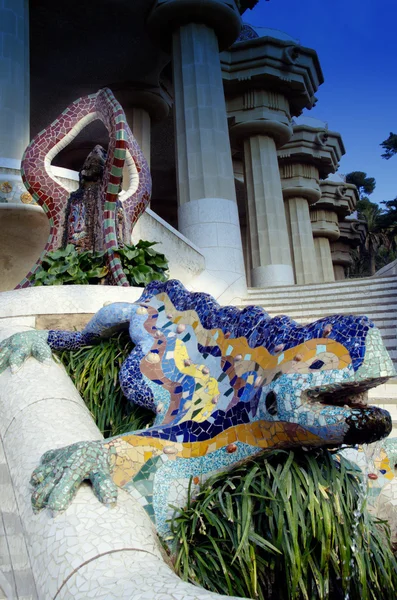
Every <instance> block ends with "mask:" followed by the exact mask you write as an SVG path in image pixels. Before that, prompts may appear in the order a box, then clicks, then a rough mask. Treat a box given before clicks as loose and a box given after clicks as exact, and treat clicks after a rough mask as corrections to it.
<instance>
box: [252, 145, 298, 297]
mask: <svg viewBox="0 0 397 600" xmlns="http://www.w3.org/2000/svg"><path fill="white" fill-rule="evenodd" d="M244 165H245V182H246V192H247V209H248V227H249V235H250V239H251V259H252V270H251V284H252V286H253V287H267V286H269V285H288V284H293V283H294V274H293V269H292V264H291V252H290V247H289V240H288V232H287V222H286V218H285V211H284V207H283V194H282V189H281V182H280V173H279V169H278V162H277V150H276V143H275V141H274V139H273V138H272V137H270V136H267V135H254V136H250V137H248V138H247V139H245V140H244Z"/></svg>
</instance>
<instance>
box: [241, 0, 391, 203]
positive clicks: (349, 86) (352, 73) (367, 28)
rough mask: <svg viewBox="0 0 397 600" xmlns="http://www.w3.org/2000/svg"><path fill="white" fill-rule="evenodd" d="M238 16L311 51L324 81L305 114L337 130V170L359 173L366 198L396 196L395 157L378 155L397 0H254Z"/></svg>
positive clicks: (384, 129)
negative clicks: (365, 179) (340, 144)
mask: <svg viewBox="0 0 397 600" xmlns="http://www.w3.org/2000/svg"><path fill="white" fill-rule="evenodd" d="M243 19H244V21H245V22H247V23H250V24H252V25H256V26H258V27H272V28H275V29H281V30H282V31H285V32H286V33H288V34H289V35H291V36H292V37H294V38H297V39H298V40H299V41H300V43H301V44H302V45H303V46H308V47H309V48H314V49H315V50H316V51H317V54H318V56H319V59H320V64H321V67H322V70H323V73H324V79H325V82H324V83H323V85H321V86H320V88H319V90H318V91H317V93H316V96H317V98H318V103H317V105H316V107H315V108H314V109H313V110H311V111H304V114H306V115H307V116H310V117H315V118H317V119H322V120H323V121H326V122H327V123H328V128H329V129H330V130H334V131H339V132H340V133H341V134H342V138H343V141H344V144H345V147H346V155H345V156H344V157H343V158H342V160H341V165H340V168H339V172H340V173H348V172H349V171H366V172H367V174H368V175H369V176H372V177H375V179H376V189H375V192H374V193H373V194H372V196H371V200H373V201H375V202H381V201H382V200H391V199H393V198H395V197H396V196H397V156H395V157H394V158H392V159H390V160H384V159H382V158H381V156H380V155H381V152H382V148H381V147H380V146H379V144H380V143H381V142H382V141H383V140H384V139H386V138H387V137H388V135H389V133H390V131H394V132H395V133H397V44H396V32H397V0H269V1H268V2H266V1H265V0H259V4H258V5H257V6H256V7H255V8H254V10H252V11H250V10H248V11H246V12H245V13H244V15H243Z"/></svg>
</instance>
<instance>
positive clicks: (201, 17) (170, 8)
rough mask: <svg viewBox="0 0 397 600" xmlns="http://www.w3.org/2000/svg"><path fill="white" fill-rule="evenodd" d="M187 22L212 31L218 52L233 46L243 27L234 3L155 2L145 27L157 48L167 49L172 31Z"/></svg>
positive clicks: (215, 0)
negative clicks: (157, 44)
mask: <svg viewBox="0 0 397 600" xmlns="http://www.w3.org/2000/svg"><path fill="white" fill-rule="evenodd" d="M188 23H201V24H203V25H207V27H209V28H210V29H213V30H214V32H215V34H216V36H217V38H218V43H219V48H220V50H224V49H225V48H228V47H229V46H231V45H232V44H233V42H234V41H235V40H236V39H237V37H238V35H239V33H240V30H241V25H242V21H241V16H240V13H239V10H238V8H237V5H236V3H235V1H234V0H155V2H154V3H153V6H152V8H151V10H150V12H149V15H148V17H147V21H146V26H147V28H148V31H149V32H150V33H151V35H152V37H153V38H154V39H155V40H156V41H157V42H158V43H159V45H160V46H162V47H163V48H166V49H167V50H169V49H170V45H171V38H172V33H173V31H174V30H175V29H178V28H179V27H181V26H182V25H187V24H188Z"/></svg>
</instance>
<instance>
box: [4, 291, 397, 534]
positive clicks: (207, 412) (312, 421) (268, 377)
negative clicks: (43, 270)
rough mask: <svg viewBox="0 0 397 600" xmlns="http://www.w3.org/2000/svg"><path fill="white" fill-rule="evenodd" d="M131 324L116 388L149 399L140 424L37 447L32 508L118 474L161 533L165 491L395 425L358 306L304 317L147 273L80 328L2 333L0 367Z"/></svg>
mask: <svg viewBox="0 0 397 600" xmlns="http://www.w3.org/2000/svg"><path fill="white" fill-rule="evenodd" d="M121 329H128V330H129V333H130V336H131V339H132V341H133V342H134V344H135V347H134V349H133V351H132V352H131V354H130V355H129V357H128V358H127V359H126V361H125V362H124V364H123V365H122V367H121V370H120V381H121V385H122V388H123V391H124V394H125V396H126V397H127V398H128V399H129V400H130V401H132V402H135V403H137V404H139V405H142V406H145V407H148V408H151V409H152V410H153V411H154V412H155V413H156V419H155V422H154V425H153V426H152V427H150V428H148V429H144V430H141V431H136V432H132V433H127V434H123V435H120V436H117V437H115V438H112V439H110V440H106V441H99V442H81V443H77V444H74V445H72V446H69V447H66V448H61V449H58V450H54V451H50V452H48V453H46V454H45V455H44V456H43V458H42V463H41V465H40V466H39V467H38V468H37V469H36V470H35V472H34V473H33V476H32V483H33V485H34V486H35V491H34V493H33V496H32V502H33V507H34V508H35V510H40V509H41V508H43V507H45V506H48V507H50V508H52V509H54V510H63V509H65V508H66V507H67V506H68V504H69V503H70V502H71V500H72V498H73V496H74V494H75V492H76V490H77V488H78V487H79V485H80V483H81V482H82V481H83V480H84V479H90V480H91V482H92V484H93V488H94V491H95V493H96V495H97V496H98V498H99V499H100V500H101V502H104V503H105V504H111V503H114V502H115V501H116V498H117V486H120V487H122V488H124V489H125V490H127V491H129V492H130V493H131V494H132V495H133V496H135V497H137V498H138V499H139V501H140V503H141V504H143V505H144V506H145V508H146V510H147V512H148V513H149V515H150V516H151V518H152V519H153V520H154V522H155V524H156V528H157V530H158V531H159V533H160V534H162V535H166V534H167V532H168V525H167V518H169V509H168V506H169V505H170V504H174V505H179V506H182V505H183V504H184V503H185V501H186V497H187V489H188V486H189V481H190V480H191V479H192V481H193V485H198V484H199V483H201V482H202V481H203V478H206V477H207V476H209V475H210V474H212V473H214V472H216V471H217V470H219V469H225V468H230V467H231V466H233V465H234V464H236V463H238V462H240V461H242V460H245V459H247V458H249V457H251V456H253V455H255V454H257V453H259V452H263V451H264V450H266V449H269V448H285V447H297V446H305V447H314V446H333V447H335V446H338V445H341V444H344V443H345V444H358V443H365V442H366V443H369V442H373V441H375V440H379V439H381V438H383V437H385V436H387V435H388V434H389V433H390V431H391V419H390V415H389V413H387V412H386V411H384V410H381V409H379V408H375V407H369V406H367V405H366V404H365V399H364V392H365V391H366V390H367V389H368V388H371V387H374V386H376V385H378V384H380V383H382V382H385V381H386V380H387V379H388V378H389V377H391V376H393V375H394V374H395V371H394V368H393V364H392V362H391V359H390V357H389V356H388V354H387V352H386V350H385V347H384V345H383V342H382V339H381V336H380V333H379V330H378V329H377V328H376V327H375V326H374V325H373V323H372V322H371V321H369V319H368V318H367V317H355V316H346V315H343V316H342V315H338V316H333V317H326V318H324V319H321V320H319V321H316V322H314V323H311V324H309V325H305V326H304V325H298V324H297V323H295V322H294V321H292V320H291V319H289V318H288V317H286V316H279V317H275V318H273V319H271V318H270V317H269V315H268V314H267V313H265V312H264V311H263V309H261V308H258V307H254V306H250V307H247V308H245V309H243V310H239V309H238V308H235V307H231V306H229V307H220V306H219V305H218V304H217V303H216V302H215V300H214V299H213V298H212V297H211V296H209V295H207V294H201V293H189V292H188V291H186V289H185V288H184V287H183V286H182V284H181V283H180V282H178V281H169V282H167V283H160V282H152V283H151V284H149V285H148V286H147V288H146V289H145V290H144V292H143V294H142V296H141V298H140V299H139V300H138V301H137V302H135V303H115V304H111V305H109V306H105V307H103V308H102V309H101V310H100V311H99V312H98V313H97V314H96V315H95V316H94V318H93V319H92V320H91V321H90V323H89V324H88V325H87V326H86V328H85V329H84V330H83V331H81V332H70V331H31V332H27V333H20V334H16V335H14V336H12V337H11V338H9V339H8V340H6V341H5V342H3V344H2V345H1V346H0V371H1V370H4V369H5V368H6V367H7V366H8V365H9V366H10V367H11V368H12V369H16V368H18V367H19V366H20V365H21V364H22V363H23V361H24V360H25V358H26V357H27V356H29V355H31V354H32V355H33V356H35V357H36V358H39V359H40V360H44V359H45V358H49V357H50V356H51V349H53V350H55V349H65V348H69V349H73V348H79V347H82V346H85V345H87V344H92V343H95V342H98V341H100V340H101V339H103V338H106V337H110V336H112V335H114V334H115V333H116V332H118V331H120V330H121Z"/></svg>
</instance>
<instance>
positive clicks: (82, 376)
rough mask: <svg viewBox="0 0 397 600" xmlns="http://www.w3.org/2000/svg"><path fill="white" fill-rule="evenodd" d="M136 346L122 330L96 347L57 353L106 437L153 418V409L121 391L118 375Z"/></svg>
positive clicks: (135, 426) (130, 428) (144, 423)
mask: <svg viewBox="0 0 397 600" xmlns="http://www.w3.org/2000/svg"><path fill="white" fill-rule="evenodd" d="M133 347H134V346H133V344H132V342H131V340H130V337H129V335H128V334H127V333H121V334H119V335H118V336H116V337H114V338H111V339H109V340H103V341H102V342H101V343H100V344H98V345H96V346H86V347H85V348H80V349H79V350H71V351H69V350H64V351H62V352H58V356H59V357H60V359H61V362H62V363H63V365H64V366H65V368H66V370H67V372H68V374H69V375H70V377H71V378H72V380H73V382H74V384H75V386H76V387H77V389H78V391H79V392H80V394H81V395H82V397H83V399H84V401H85V403H86V405H87V407H88V409H89V411H90V412H91V414H92V416H93V418H94V420H95V422H96V424H97V426H98V427H99V429H100V430H101V432H102V433H103V435H104V436H105V437H111V436H113V435H118V434H121V433H125V432H127V431H134V430H137V429H141V428H142V427H145V425H147V424H148V423H151V422H152V421H153V418H154V417H153V413H151V412H150V411H148V410H145V409H144V408H141V407H140V406H136V405H132V404H131V403H130V402H128V400H127V399H126V398H125V397H124V395H123V392H122V391H121V387H120V383H119V379H118V374H119V372H120V367H121V365H122V363H123V362H124V361H125V359H126V358H127V356H128V354H129V353H130V352H131V350H132V349H133Z"/></svg>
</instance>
